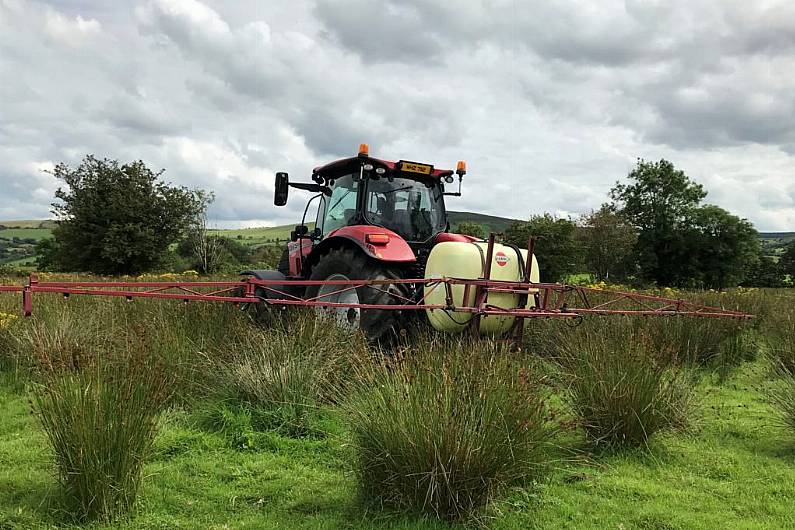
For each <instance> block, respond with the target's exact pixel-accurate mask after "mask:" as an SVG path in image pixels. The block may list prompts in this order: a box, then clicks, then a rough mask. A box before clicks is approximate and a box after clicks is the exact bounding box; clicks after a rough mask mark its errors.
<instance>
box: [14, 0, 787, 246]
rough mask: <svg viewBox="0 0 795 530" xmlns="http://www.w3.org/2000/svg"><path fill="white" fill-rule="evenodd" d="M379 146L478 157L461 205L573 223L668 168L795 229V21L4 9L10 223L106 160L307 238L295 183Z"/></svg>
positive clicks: (730, 206)
mask: <svg viewBox="0 0 795 530" xmlns="http://www.w3.org/2000/svg"><path fill="white" fill-rule="evenodd" d="M362 142H365V143H369V145H370V152H371V154H372V155H373V156H377V157H379V158H386V159H390V160H398V159H406V160H414V161H420V162H428V163H432V164H434V165H435V166H436V167H441V168H454V167H455V163H456V161H457V160H460V159H463V160H466V161H467V163H468V170H469V172H468V174H467V176H466V177H465V179H464V189H463V191H464V195H463V197H461V198H452V197H451V198H450V200H449V201H448V209H452V210H459V211H462V210H463V211H472V212H480V213H486V214H493V215H499V216H505V217H514V218H522V219H526V218H528V217H529V216H530V215H533V214H540V213H543V212H549V213H552V214H554V215H557V216H563V217H565V216H577V215H579V214H581V213H585V212H588V211H590V210H591V209H595V208H598V207H599V205H600V204H601V203H603V202H605V201H607V200H608V191H609V189H610V188H611V187H612V186H613V185H614V184H615V182H616V181H617V180H621V179H623V178H625V177H626V175H627V173H628V172H629V171H630V170H631V169H632V167H633V166H634V165H635V163H636V160H637V159H638V158H644V159H651V160H658V159H660V158H665V159H668V160H670V161H672V162H673V163H674V164H675V165H676V166H677V167H678V168H680V169H682V170H684V171H685V172H686V173H687V174H688V175H689V176H690V177H691V178H692V179H693V180H695V181H696V182H699V183H701V184H703V185H704V186H705V188H706V189H707V191H708V192H709V195H708V196H707V199H706V200H707V202H709V203H712V204H717V205H719V206H721V207H723V208H726V209H727V210H729V211H731V212H732V213H735V214H737V215H739V216H741V217H744V218H747V219H749V220H750V221H752V222H753V223H754V224H755V226H756V227H757V229H759V230H762V231H795V2H790V1H780V2H776V1H772V2H771V1H765V0H760V1H754V2H747V1H734V0H713V1H707V0H649V1H641V0H626V1H623V2H617V1H612V0H598V1H594V2H588V1H575V0H557V1H554V2H540V1H539V2H535V1H534V2H530V1H519V0H517V1H506V0H466V1H459V2H448V1H445V2H442V1H436V2H429V1H424V0H400V1H393V0H381V1H367V0H333V1H332V0H289V1H287V0H267V1H254V0H235V1H233V2H230V1H220V0H219V1H216V0H140V1H134V0H115V1H113V2H108V1H104V0H56V1H52V2H33V1H30V2H29V1H24V0H0V219H39V218H47V217H50V213H49V211H50V203H51V202H52V201H53V194H54V192H55V190H56V189H57V188H58V185H59V183H58V181H57V180H56V179H55V178H54V177H53V176H52V175H51V174H50V173H48V171H49V170H51V169H52V168H53V166H54V164H57V163H59V162H64V163H66V164H69V165H72V166H74V165H76V164H78V163H79V161H80V160H81V159H82V158H83V157H84V156H85V155H87V154H94V155H96V156H98V157H108V158H112V159H118V160H120V161H131V160H143V161H144V162H145V163H146V164H147V165H149V166H150V167H152V168H155V169H161V168H162V169H165V172H164V174H163V175H164V178H165V179H166V180H167V181H169V182H172V183H173V184H176V185H182V186H187V187H190V188H196V187H199V188H204V189H208V190H212V191H214V192H215V196H216V200H215V203H214V204H213V205H212V207H211V210H210V212H209V217H210V220H211V224H214V225H215V226H220V227H232V226H261V225H274V224H287V223H294V222H297V221H298V220H300V216H301V213H302V211H303V207H304V204H305V199H306V197H307V194H306V193H305V192H301V191H296V190H293V191H292V194H291V199H290V202H289V203H288V206H286V207H283V208H277V207H275V206H273V180H274V174H275V172H276V171H287V172H289V173H290V178H291V180H294V181H302V180H303V181H307V180H308V177H309V175H310V173H311V169H312V168H313V167H314V166H316V165H320V164H322V163H325V162H328V161H331V160H334V159H337V158H342V157H347V156H353V155H355V154H356V151H357V148H358V145H359V143H362Z"/></svg>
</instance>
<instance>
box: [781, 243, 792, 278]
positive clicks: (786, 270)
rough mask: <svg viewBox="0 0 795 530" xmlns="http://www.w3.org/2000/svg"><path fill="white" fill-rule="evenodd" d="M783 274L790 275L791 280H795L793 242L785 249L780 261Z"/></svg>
mask: <svg viewBox="0 0 795 530" xmlns="http://www.w3.org/2000/svg"><path fill="white" fill-rule="evenodd" d="M779 265H780V266H781V272H782V274H787V275H789V277H790V279H791V280H795V241H791V242H790V243H789V244H787V246H786V247H784V254H782V255H781V259H780V260H779Z"/></svg>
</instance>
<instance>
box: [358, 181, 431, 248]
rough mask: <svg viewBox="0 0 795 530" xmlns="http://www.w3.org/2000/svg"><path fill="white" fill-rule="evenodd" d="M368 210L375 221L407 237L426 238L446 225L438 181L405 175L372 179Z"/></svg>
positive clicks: (367, 201)
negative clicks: (423, 180) (427, 182)
mask: <svg viewBox="0 0 795 530" xmlns="http://www.w3.org/2000/svg"><path fill="white" fill-rule="evenodd" d="M429 186H430V187H429ZM365 210H366V214H367V219H368V220H369V221H370V222H371V223H372V224H375V225H380V226H383V227H384V228H388V229H390V230H392V231H393V232H395V233H397V234H399V235H401V236H403V237H404V238H405V239H406V240H408V241H424V240H426V239H428V238H430V237H431V236H433V235H434V234H437V233H439V232H443V231H444V230H445V229H446V228H447V223H446V221H445V215H444V203H443V202H442V190H441V189H440V187H439V185H438V183H429V185H426V184H425V183H423V182H418V181H416V180H410V179H404V178H395V179H393V180H392V181H391V182H390V181H389V180H387V179H380V180H369V181H368V182H367V197H366V200H365Z"/></svg>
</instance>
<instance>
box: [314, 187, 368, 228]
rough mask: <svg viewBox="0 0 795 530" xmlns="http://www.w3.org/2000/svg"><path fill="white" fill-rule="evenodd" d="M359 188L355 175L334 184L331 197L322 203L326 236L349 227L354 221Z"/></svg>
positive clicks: (325, 198)
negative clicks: (354, 178)
mask: <svg viewBox="0 0 795 530" xmlns="http://www.w3.org/2000/svg"><path fill="white" fill-rule="evenodd" d="M358 188H359V183H358V182H357V181H354V180H353V175H345V176H343V177H340V178H338V179H337V180H336V181H335V182H334V186H333V188H332V191H331V197H324V201H323V202H322V203H321V208H322V209H323V215H322V218H323V227H322V230H323V233H324V234H328V233H329V232H331V231H333V230H336V229H338V228H342V227H343V226H347V225H349V224H350V223H351V221H353V218H354V217H355V216H356V196H357V191H358ZM318 217H320V215H319V216H318Z"/></svg>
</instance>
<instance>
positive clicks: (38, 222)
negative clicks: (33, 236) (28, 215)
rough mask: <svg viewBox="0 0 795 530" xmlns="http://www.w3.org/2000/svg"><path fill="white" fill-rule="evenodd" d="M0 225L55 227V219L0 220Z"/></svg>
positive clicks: (11, 226)
mask: <svg viewBox="0 0 795 530" xmlns="http://www.w3.org/2000/svg"><path fill="white" fill-rule="evenodd" d="M0 225H3V226H5V227H7V228H46V229H52V228H55V221H53V220H51V219H28V220H14V221H0Z"/></svg>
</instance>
